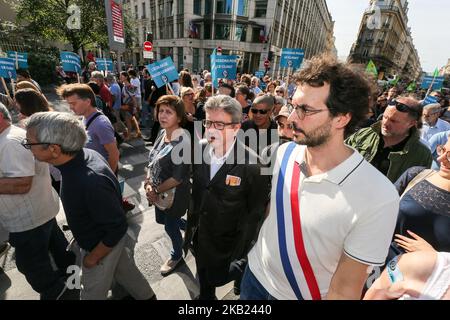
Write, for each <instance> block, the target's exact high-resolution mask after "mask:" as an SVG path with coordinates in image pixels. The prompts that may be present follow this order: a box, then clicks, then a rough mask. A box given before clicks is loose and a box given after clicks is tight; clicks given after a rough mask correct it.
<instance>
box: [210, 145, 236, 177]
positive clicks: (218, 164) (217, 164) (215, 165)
mask: <svg viewBox="0 0 450 320" xmlns="http://www.w3.org/2000/svg"><path fill="white" fill-rule="evenodd" d="M235 144H236V140H234V142H233V144H232V145H231V147H230V148H229V149H228V151H227V153H225V155H224V156H223V157H220V158H217V157H216V155H215V154H214V150H213V148H211V149H210V150H209V155H210V157H211V166H210V170H211V171H210V174H211V175H210V177H211V180H212V179H213V178H214V176H215V175H216V174H217V172H219V170H220V168H222V166H223V164H224V163H225V162H226V161H227V158H228V156H229V155H230V153H231V151H233V149H234V145H235Z"/></svg>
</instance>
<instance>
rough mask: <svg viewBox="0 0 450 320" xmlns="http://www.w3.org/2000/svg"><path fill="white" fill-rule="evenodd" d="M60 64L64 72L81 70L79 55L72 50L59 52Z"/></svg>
mask: <svg viewBox="0 0 450 320" xmlns="http://www.w3.org/2000/svg"><path fill="white" fill-rule="evenodd" d="M60 58H61V64H62V67H63V70H64V71H65V72H76V73H80V72H81V62H80V57H79V56H78V55H77V54H76V53H73V52H65V51H64V52H61V54H60Z"/></svg>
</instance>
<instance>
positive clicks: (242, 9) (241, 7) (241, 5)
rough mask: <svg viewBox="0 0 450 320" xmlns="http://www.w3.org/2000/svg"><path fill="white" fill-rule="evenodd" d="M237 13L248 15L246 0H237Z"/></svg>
mask: <svg viewBox="0 0 450 320" xmlns="http://www.w3.org/2000/svg"><path fill="white" fill-rule="evenodd" d="M237 15H238V16H244V17H248V0H239V1H238V11H237Z"/></svg>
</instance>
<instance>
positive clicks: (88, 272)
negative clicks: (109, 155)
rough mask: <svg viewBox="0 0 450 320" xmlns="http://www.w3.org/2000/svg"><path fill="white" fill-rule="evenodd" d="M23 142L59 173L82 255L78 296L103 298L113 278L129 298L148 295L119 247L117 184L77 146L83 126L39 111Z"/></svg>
mask: <svg viewBox="0 0 450 320" xmlns="http://www.w3.org/2000/svg"><path fill="white" fill-rule="evenodd" d="M27 140H28V142H27V146H29V147H30V149H31V152H32V153H33V155H34V156H35V158H36V159H38V160H39V161H43V162H48V163H50V164H53V165H54V166H56V167H57V168H58V169H59V170H60V171H61V174H62V178H63V179H62V184H61V201H62V203H63V206H64V211H65V214H66V218H67V222H68V224H69V227H70V229H71V231H72V233H73V236H74V238H75V240H76V241H77V243H78V245H79V247H80V248H81V254H82V263H81V265H82V275H81V299H82V300H106V298H107V295H108V290H109V289H110V288H111V285H112V282H113V280H115V281H116V282H117V283H118V284H120V285H121V286H122V287H124V288H125V289H126V290H127V291H128V293H129V294H130V295H131V296H132V297H133V298H134V299H139V300H145V299H151V298H154V293H153V291H152V289H151V288H150V285H149V284H148V282H147V281H146V279H145V278H144V276H143V275H142V273H141V272H140V271H139V269H138V268H137V267H136V264H135V262H134V259H133V254H132V252H130V250H129V249H128V248H126V245H125V244H126V242H127V240H129V239H127V229H128V224H127V221H126V218H125V212H124V211H123V208H122V197H121V193H120V186H119V182H118V181H117V178H116V176H115V175H114V173H113V172H112V171H111V169H110V167H109V166H108V163H107V162H106V160H105V159H104V158H103V157H101V156H100V154H99V153H97V152H96V151H94V150H90V149H83V146H84V145H85V143H86V140H87V134H86V131H85V129H84V126H83V125H82V124H81V123H80V122H79V121H78V119H77V118H76V117H74V116H72V115H70V114H68V113H60V112H39V113H36V114H34V115H33V116H32V117H31V118H30V121H29V122H28V124H27Z"/></svg>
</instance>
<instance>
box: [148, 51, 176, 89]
mask: <svg viewBox="0 0 450 320" xmlns="http://www.w3.org/2000/svg"><path fill="white" fill-rule="evenodd" d="M147 69H148V72H150V75H151V76H152V79H153V80H154V81H155V83H156V86H157V87H158V88H161V87H163V86H165V85H166V84H168V83H170V82H172V81H174V80H177V79H178V72H177V68H176V67H175V65H174V64H173V61H172V58H171V57H167V58H165V59H163V60H161V61H158V62H155V63H152V64H149V65H148V66H147Z"/></svg>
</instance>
